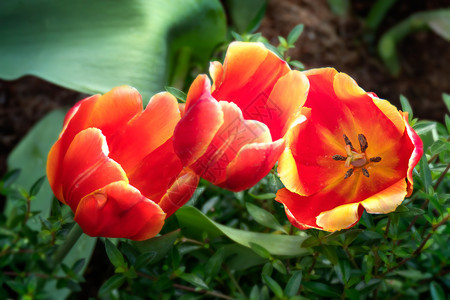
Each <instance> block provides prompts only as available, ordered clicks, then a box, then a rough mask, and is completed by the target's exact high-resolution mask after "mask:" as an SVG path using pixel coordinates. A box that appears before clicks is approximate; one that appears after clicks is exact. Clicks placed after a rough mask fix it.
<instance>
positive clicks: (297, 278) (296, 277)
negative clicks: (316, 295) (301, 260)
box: [284, 271, 303, 297]
mask: <svg viewBox="0 0 450 300" xmlns="http://www.w3.org/2000/svg"><path fill="white" fill-rule="evenodd" d="M302 276H303V274H302V271H295V272H294V274H292V276H291V278H289V281H288V283H287V284H286V287H285V288H284V294H285V295H286V296H287V297H294V296H295V295H297V293H298V289H299V288H300V284H301V283H302Z"/></svg>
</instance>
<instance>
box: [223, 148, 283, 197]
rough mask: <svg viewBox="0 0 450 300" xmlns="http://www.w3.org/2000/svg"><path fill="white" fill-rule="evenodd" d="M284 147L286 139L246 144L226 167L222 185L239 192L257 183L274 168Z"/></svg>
mask: <svg viewBox="0 0 450 300" xmlns="http://www.w3.org/2000/svg"><path fill="white" fill-rule="evenodd" d="M283 148H284V140H283V139H280V140H278V141H275V142H273V143H258V144H249V145H245V146H244V147H243V148H242V149H241V150H239V152H238V154H237V155H236V157H235V158H234V159H233V160H232V161H231V162H230V164H229V165H228V166H227V169H226V180H225V181H224V182H222V183H220V184H219V186H220V187H223V188H226V189H228V190H231V191H234V192H239V191H242V190H245V189H248V188H251V187H252V186H254V185H255V184H257V183H258V182H259V181H260V180H261V179H262V178H263V177H264V176H266V175H267V174H268V173H269V171H270V170H271V169H272V168H273V166H274V165H275V163H276V162H277V160H278V158H279V157H280V155H281V152H282V151H283Z"/></svg>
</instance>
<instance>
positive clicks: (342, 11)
mask: <svg viewBox="0 0 450 300" xmlns="http://www.w3.org/2000/svg"><path fill="white" fill-rule="evenodd" d="M327 2H328V6H329V7H330V9H331V11H332V12H333V13H334V14H336V15H338V16H345V15H346V14H347V13H348V11H349V9H350V0H328V1H327Z"/></svg>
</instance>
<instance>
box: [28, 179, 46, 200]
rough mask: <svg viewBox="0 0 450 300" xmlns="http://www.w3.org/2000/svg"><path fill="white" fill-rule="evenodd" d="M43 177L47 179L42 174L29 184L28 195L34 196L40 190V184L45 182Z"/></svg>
mask: <svg viewBox="0 0 450 300" xmlns="http://www.w3.org/2000/svg"><path fill="white" fill-rule="evenodd" d="M45 179H47V177H46V176H45V175H44V176H42V177H41V178H39V179H38V180H36V182H35V183H34V184H33V185H32V186H31V188H30V192H29V194H30V196H31V197H32V196H36V195H37V193H39V191H40V190H41V187H42V185H43V184H44V182H45Z"/></svg>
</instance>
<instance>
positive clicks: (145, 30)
mask: <svg viewBox="0 0 450 300" xmlns="http://www.w3.org/2000/svg"><path fill="white" fill-rule="evenodd" d="M225 31H226V26H225V15H224V12H223V9H222V7H221V5H220V3H219V1H217V0H201V1H196V0H188V1H186V0H176V1H171V2H167V1H164V0H151V1H147V0H132V1H111V0H108V1H104V0H95V1H92V0H80V1H75V2H67V3H65V2H64V3H63V2H61V1H55V0H39V1H31V2H18V1H2V2H1V3H0V77H1V78H4V79H15V78H18V77H20V76H23V75H26V74H33V75H36V76H39V77H42V78H44V79H46V80H48V81H51V82H54V83H56V84H59V85H62V86H65V87H67V88H70V89H75V90H78V91H82V92H86V93H105V92H107V91H109V90H110V89H111V88H113V87H115V86H119V85H124V84H127V85H131V86H133V87H135V88H137V89H138V90H139V92H140V93H141V94H142V96H143V99H144V101H148V100H149V99H150V97H151V96H152V95H153V94H154V93H157V92H159V91H161V90H162V89H163V88H164V86H165V85H166V84H167V83H169V81H170V82H171V83H170V84H171V85H172V82H176V81H178V80H180V79H179V78H178V77H179V76H181V77H184V76H185V74H184V73H185V72H183V71H180V68H178V67H179V66H180V65H182V64H183V63H188V64H191V65H192V64H194V63H201V64H206V63H207V62H208V61H209V58H210V56H211V54H212V51H213V50H214V48H215V47H217V46H218V45H219V44H220V43H222V42H223V41H224V38H225ZM186 53H189V55H188V56H187V57H186V55H185V54H186ZM184 60H188V62H185V61H184ZM180 72H181V74H180ZM181 88H183V86H181Z"/></svg>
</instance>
